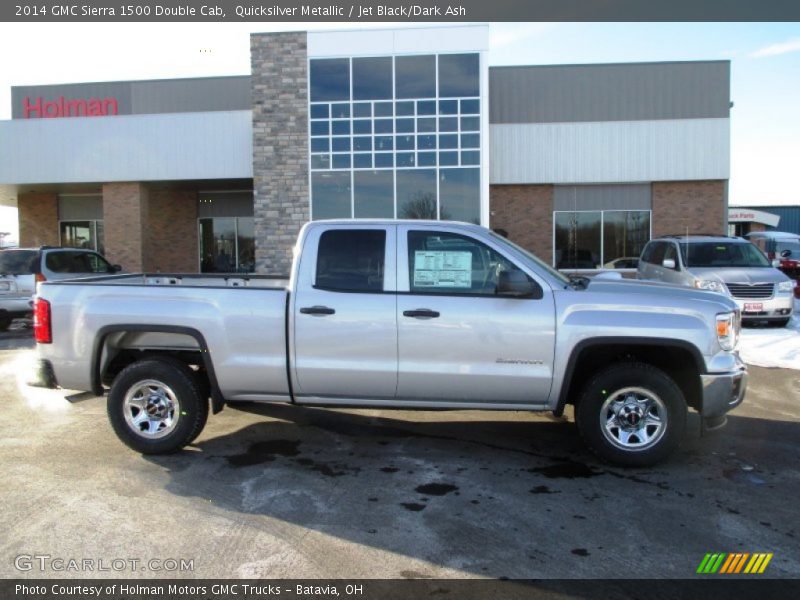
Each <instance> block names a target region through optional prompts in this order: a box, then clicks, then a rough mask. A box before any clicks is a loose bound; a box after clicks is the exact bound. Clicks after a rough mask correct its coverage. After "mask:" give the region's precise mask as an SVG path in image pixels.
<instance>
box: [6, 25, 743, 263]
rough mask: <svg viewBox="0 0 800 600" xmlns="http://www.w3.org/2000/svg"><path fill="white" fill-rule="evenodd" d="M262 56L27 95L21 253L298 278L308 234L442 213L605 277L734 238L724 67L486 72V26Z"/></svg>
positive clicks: (15, 134) (11, 200) (345, 34)
mask: <svg viewBox="0 0 800 600" xmlns="http://www.w3.org/2000/svg"><path fill="white" fill-rule="evenodd" d="M250 46H251V72H250V75H249V76H231V77H213V78H200V79H173V80H149V81H117V82H103V83H70V84H63V85H42V86H21V87H14V88H12V91H11V95H12V119H11V120H8V121H0V203H2V204H5V205H10V206H16V207H17V208H18V214H19V228H20V245H21V246H38V245H44V244H47V245H65V246H78V247H89V248H96V249H98V250H101V251H102V252H103V253H104V254H106V256H107V257H108V258H109V259H110V260H111V261H112V262H114V263H119V264H121V265H122V266H123V267H124V268H125V269H126V270H128V271H150V272H199V271H202V272H243V273H244V272H260V273H276V274H277V273H280V274H283V273H286V272H288V270H289V265H290V261H291V252H292V246H293V244H294V240H295V237H296V234H297V232H298V231H299V229H300V227H301V226H302V225H303V224H304V223H305V222H306V221H308V220H311V219H327V218H339V217H346V218H349V217H355V218H370V217H380V218H398V219H404V218H432V219H447V220H459V221H468V222H474V223H479V224H481V225H485V226H487V227H492V228H494V229H498V230H503V231H504V232H505V233H506V234H507V235H508V237H509V238H510V239H511V240H512V241H515V242H517V243H519V244H521V245H522V246H524V247H526V248H528V249H530V250H532V251H533V252H535V253H536V254H537V255H539V256H541V257H542V258H544V259H545V260H547V261H550V262H551V263H552V264H553V265H555V266H557V267H559V268H581V269H595V268H602V267H603V266H604V265H607V266H609V267H625V266H626V264H627V263H626V262H625V259H626V258H630V257H636V256H638V255H639V253H640V251H641V249H642V246H643V245H644V243H645V242H647V240H648V239H650V238H651V237H654V236H658V235H662V234H668V233H686V232H687V231H688V232H690V233H691V232H714V233H722V232H725V231H727V226H728V223H727V218H728V206H727V189H728V178H729V171H730V107H731V102H730V63H729V62H728V61H699V62H662V63H629V64H592V65H556V66H539V65H530V66H527V65H526V66H513V67H490V66H489V65H488V51H489V49H490V48H489V28H488V26H486V25H468V26H458V27H446V28H440V27H437V28H404V29H389V30H386V29H383V30H357V31H336V32H330V31H325V32H290V33H259V34H252V35H251V37H250ZM521 59H522V60H524V57H521Z"/></svg>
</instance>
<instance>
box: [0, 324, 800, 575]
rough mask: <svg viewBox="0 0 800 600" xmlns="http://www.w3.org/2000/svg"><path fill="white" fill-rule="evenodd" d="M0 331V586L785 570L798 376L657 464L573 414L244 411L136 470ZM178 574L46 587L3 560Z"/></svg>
mask: <svg viewBox="0 0 800 600" xmlns="http://www.w3.org/2000/svg"><path fill="white" fill-rule="evenodd" d="M32 348H33V342H32V340H31V339H30V331H29V330H28V329H24V328H23V329H16V330H14V331H10V332H8V333H3V334H0V391H1V392H2V394H1V396H2V398H3V401H4V403H5V411H4V417H5V418H3V419H0V469H2V473H3V478H4V484H3V485H2V486H0V501H1V502H2V506H3V510H2V511H0V531H3V536H2V538H0V576H2V577H19V576H22V577H42V576H44V577H59V576H63V575H65V574H66V575H69V576H83V577H106V576H109V577H120V576H142V577H154V576H155V577H158V576H170V577H173V576H179V577H325V578H332V577H336V578H339V577H381V578H382V577H398V578H419V577H487V576H488V577H508V578H548V577H565V578H566V577H603V578H606V577H608V578H619V577H624V578H646V577H675V578H683V577H691V576H693V574H694V572H695V570H696V568H697V565H698V564H699V563H700V561H701V560H702V558H703V556H704V555H705V554H706V553H707V552H772V553H774V558H773V559H772V562H771V563H770V565H769V568H768V570H767V575H769V576H772V577H798V576H800V551H798V536H799V535H800V510H798V508H797V504H795V502H796V501H797V500H796V499H797V498H798V497H800V460H799V459H800V406H798V404H799V403H800V372H799V371H789V370H774V369H759V368H753V369H751V377H752V378H751V387H750V392H749V395H748V398H747V400H746V402H745V403H744V404H743V405H742V406H741V407H739V408H738V409H737V410H736V411H735V412H734V413H733V414H732V416H731V417H730V419H729V423H728V426H727V427H726V428H724V429H723V430H721V431H718V432H714V433H711V434H708V435H706V436H705V437H703V438H701V437H700V436H699V421H698V419H697V418H696V415H694V414H693V415H692V416H691V418H690V421H689V432H688V436H687V438H686V440H685V442H684V444H683V446H682V447H681V449H680V450H679V451H678V453H677V454H676V455H675V456H674V457H673V458H672V459H671V460H669V461H668V462H666V463H664V464H662V465H658V466H657V467H655V468H651V469H620V468H617V467H613V466H609V465H606V464H603V463H600V462H599V461H597V460H596V459H594V458H593V457H592V456H591V455H590V454H589V453H588V452H587V451H586V450H585V449H584V447H583V446H582V444H581V442H580V439H579V437H578V435H577V432H576V430H575V427H574V424H573V423H572V422H571V416H570V415H568V416H567V417H565V418H562V419H557V418H554V417H552V416H547V415H531V414H527V413H503V412H479V411H452V412H433V411H419V412H411V411H388V410H357V411H350V410H336V411H334V410H326V409H318V408H299V407H295V406H284V405H275V406H267V405H256V404H246V405H242V406H241V407H240V408H239V409H238V410H237V409H232V408H231V407H228V408H226V409H225V410H224V411H223V412H222V413H221V414H219V415H215V416H212V417H210V419H209V424H208V426H207V427H206V429H205V431H204V432H203V433H202V434H201V435H200V437H199V438H198V439H197V440H196V442H195V443H194V444H193V445H192V446H191V447H189V448H187V449H186V450H185V451H184V452H182V453H180V454H176V455H172V456H162V457H143V456H140V455H138V454H135V453H133V452H132V451H130V450H128V449H127V448H126V447H125V446H123V445H122V444H121V443H120V442H118V441H117V439H116V437H115V436H114V434H113V432H112V430H111V427H110V426H109V424H108V421H107V419H106V415H105V404H104V400H103V399H102V398H96V397H93V396H92V395H91V394H79V395H73V396H70V400H71V401H68V400H66V399H65V395H67V394H65V393H64V392H60V391H53V390H41V389H37V388H31V387H28V386H27V385H25V383H24V382H25V373H26V369H27V368H28V366H29V365H30V362H31V360H32V357H33V352H32V350H31V349H32ZM37 553H38V554H47V555H50V556H52V557H61V558H65V559H68V558H75V559H79V560H80V559H84V558H88V559H95V560H97V559H102V558H104V559H106V560H109V561H110V560H111V559H113V558H134V559H138V560H140V561H148V560H150V559H156V560H160V561H164V560H166V559H170V558H172V559H188V560H193V570H185V571H179V572H175V571H166V570H162V571H153V570H150V569H147V568H145V570H142V569H141V567H137V568H136V570H134V571H130V570H129V569H127V568H126V569H124V570H122V571H113V570H110V571H105V572H97V571H96V570H95V571H93V572H92V571H90V572H81V571H78V572H66V573H65V572H63V571H56V570H54V569H52V568H48V569H46V570H45V571H44V572H40V571H39V569H38V565H34V567H33V568H32V569H31V570H30V571H24V572H22V571H19V570H17V568H15V557H17V556H20V555H34V554H37Z"/></svg>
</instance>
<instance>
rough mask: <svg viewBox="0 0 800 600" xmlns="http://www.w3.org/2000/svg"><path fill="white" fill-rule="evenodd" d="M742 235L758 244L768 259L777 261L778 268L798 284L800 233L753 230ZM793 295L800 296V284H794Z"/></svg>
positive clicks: (799, 279)
mask: <svg viewBox="0 0 800 600" xmlns="http://www.w3.org/2000/svg"><path fill="white" fill-rule="evenodd" d="M744 237H746V238H747V239H748V240H750V241H751V242H752V243H753V244H755V245H756V246H758V248H759V249H760V250H761V251H762V252H763V253H764V254H766V255H767V258H768V259H770V260H773V261H775V260H776V261H778V269H780V270H781V271H782V272H784V273H786V275H787V276H788V277H789V278H790V279H794V280H795V281H796V282H798V284H800V235H797V234H796V233H788V232H786V231H754V232H753V233H748V234H747V235H746V236H744ZM773 264H774V263H773ZM794 297H795V298H800V285H796V286H795V288H794Z"/></svg>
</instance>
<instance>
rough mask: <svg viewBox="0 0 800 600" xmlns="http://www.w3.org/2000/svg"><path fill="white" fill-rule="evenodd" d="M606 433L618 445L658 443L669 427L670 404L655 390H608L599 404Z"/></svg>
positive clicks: (633, 446) (631, 446)
mask: <svg viewBox="0 0 800 600" xmlns="http://www.w3.org/2000/svg"><path fill="white" fill-rule="evenodd" d="M600 427H601V430H602V431H603V435H604V436H605V437H606V439H607V440H608V441H609V442H611V443H612V444H613V445H614V446H616V447H617V448H621V449H622V450H627V451H629V452H630V451H637V450H645V449H646V448H650V447H651V446H654V445H655V444H657V443H658V441H659V440H660V439H661V438H662V437H663V436H664V433H665V432H666V430H667V407H666V405H665V404H664V402H663V401H662V400H661V398H659V397H658V396H657V395H656V394H654V393H653V392H652V391H650V390H646V389H644V388H638V387H628V388H623V389H621V390H617V391H615V392H613V393H612V394H608V397H607V398H606V400H605V402H603V406H602V407H601V408H600Z"/></svg>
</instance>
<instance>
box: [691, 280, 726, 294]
mask: <svg viewBox="0 0 800 600" xmlns="http://www.w3.org/2000/svg"><path fill="white" fill-rule="evenodd" d="M694 287H696V288H697V289H699V290H708V291H710V292H719V293H720V294H724V293H725V286H724V285H722V284H721V283H720V282H719V281H713V280H711V279H695V280H694Z"/></svg>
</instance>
